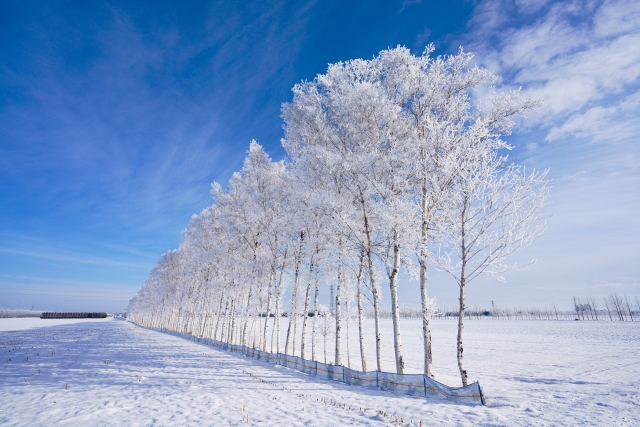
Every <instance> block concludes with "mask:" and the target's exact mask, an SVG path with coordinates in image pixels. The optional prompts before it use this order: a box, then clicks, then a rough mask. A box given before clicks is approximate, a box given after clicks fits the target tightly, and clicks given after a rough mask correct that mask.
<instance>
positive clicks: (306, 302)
mask: <svg viewBox="0 0 640 427" xmlns="http://www.w3.org/2000/svg"><path fill="white" fill-rule="evenodd" d="M310 294H311V282H309V283H308V284H307V293H306V295H305V297H304V320H303V322H302V343H301V344H300V357H302V358H303V359H304V356H305V354H304V349H305V346H306V343H307V321H308V320H309V296H310Z"/></svg>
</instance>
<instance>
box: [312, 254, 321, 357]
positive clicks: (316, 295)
mask: <svg viewBox="0 0 640 427" xmlns="http://www.w3.org/2000/svg"><path fill="white" fill-rule="evenodd" d="M315 276H316V283H315V292H314V296H313V332H312V335H313V336H312V337H311V360H313V361H316V360H318V359H316V348H317V347H318V299H319V297H320V295H319V287H318V263H317V262H316V265H315Z"/></svg>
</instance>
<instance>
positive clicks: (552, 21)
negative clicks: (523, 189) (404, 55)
mask: <svg viewBox="0 0 640 427" xmlns="http://www.w3.org/2000/svg"><path fill="white" fill-rule="evenodd" d="M531 4H532V2H529V1H524V2H523V1H516V2H515V7H516V8H517V11H518V12H514V11H513V4H512V3H508V2H507V3H501V2H486V3H483V4H482V5H480V6H479V7H478V10H477V12H476V17H475V18H474V19H473V20H472V24H471V25H472V29H473V32H472V40H474V41H472V46H471V49H472V51H474V52H476V53H478V58H479V60H480V61H482V62H485V61H486V64H487V66H488V67H490V68H491V69H494V70H496V71H497V72H498V73H500V74H501V75H503V76H506V78H505V83H506V84H509V85H514V86H523V87H524V88H525V89H526V90H527V92H529V93H531V94H534V95H537V96H541V97H544V98H546V99H548V101H549V102H548V105H547V106H546V107H545V108H544V109H543V110H542V114H538V115H536V117H535V118H533V121H534V124H542V125H544V124H546V125H548V127H549V128H550V131H549V133H548V136H547V140H549V141H551V140H557V139H560V138H562V137H565V136H569V135H571V136H578V137H583V138H591V139H592V140H594V141H602V140H607V139H608V140H614V138H613V137H614V136H615V137H616V138H619V140H621V139H628V138H630V137H631V136H633V129H636V128H637V126H636V125H635V122H636V119H635V116H637V115H640V111H639V108H638V102H637V99H638V83H639V82H640V49H638V48H637V47H638V46H640V2H637V1H628V0H614V1H605V2H595V3H594V2H590V3H587V2H558V3H556V4H554V5H552V6H550V7H549V8H548V10H546V11H545V12H544V13H542V14H541V15H540V16H539V17H537V18H536V19H534V20H533V21H532V22H529V21H527V19H528V18H527V17H526V16H523V13H531V12H532V10H534V9H535V10H536V11H538V10H541V9H542V6H541V5H539V6H540V7H537V8H535V7H534V9H532V7H533V6H531ZM509 5H511V6H512V7H509ZM509 14H511V15H509ZM513 22H518V23H519V24H517V25H516V24H513ZM478 40H480V41H478ZM490 40H493V41H494V43H493V44H492V45H490V44H489V43H490V42H489V41H490ZM495 40H498V41H497V42H495ZM634 100H636V101H635V102H634ZM623 105H624V106H623ZM622 110H625V111H630V110H632V111H634V112H635V114H627V115H626V116H624V117H623V116H621V114H620V113H621V111H622ZM605 129H611V130H612V132H609V133H608V135H604V130H605Z"/></svg>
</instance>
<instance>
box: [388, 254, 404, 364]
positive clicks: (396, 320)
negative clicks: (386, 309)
mask: <svg viewBox="0 0 640 427" xmlns="http://www.w3.org/2000/svg"><path fill="white" fill-rule="evenodd" d="M399 273H400V245H399V244H398V243H397V242H395V243H394V245H393V270H391V275H390V276H389V288H390V290H391V317H392V318H393V345H394V350H395V356H396V372H397V373H398V374H403V373H404V359H403V357H402V333H401V332H400V313H399V311H398V274H399Z"/></svg>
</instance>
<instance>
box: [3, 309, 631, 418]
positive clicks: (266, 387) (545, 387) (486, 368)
mask: <svg viewBox="0 0 640 427" xmlns="http://www.w3.org/2000/svg"><path fill="white" fill-rule="evenodd" d="M34 320H35V319H34ZM8 321H11V319H0V323H2V322H8ZM14 322H15V321H14ZM41 324H42V325H48V326H47V327H40V328H38V327H34V325H31V324H30V325H29V327H31V329H26V330H20V331H4V332H0V353H1V355H2V359H0V424H2V425H151V424H157V425H194V424H195V425H197V424H204V425H216V426H218V425H247V424H249V425H269V426H270V425H351V424H353V425H385V424H387V425H388V424H392V425H393V424H395V423H396V422H397V421H398V422H400V420H401V421H402V423H403V424H405V425H407V424H410V425H420V421H422V423H423V425H474V426H475V425H531V426H539V425H599V426H602V425H638V420H639V419H640V403H639V402H640V356H639V354H640V351H639V350H640V322H633V323H632V322H557V321H556V322H545V321H531V322H527V321H491V320H470V321H468V322H467V326H466V328H465V334H466V337H467V339H466V346H465V354H466V361H467V367H468V369H469V372H470V376H471V379H479V380H480V382H481V385H482V386H483V389H484V392H485V395H486V398H487V406H486V407H482V406H476V405H470V404H464V403H458V402H454V401H448V400H439V399H436V400H434V399H429V400H427V399H424V398H416V397H409V396H402V395H394V394H391V393H388V392H378V391H373V390H366V389H361V388H357V387H349V386H346V385H343V384H340V383H335V382H329V381H322V380H318V379H316V378H314V377H309V376H307V375H305V374H302V373H299V372H295V371H290V370H288V369H285V368H281V367H274V366H271V365H269V364H266V363H264V362H260V361H256V360H254V359H249V358H245V357H244V356H240V355H235V354H230V353H226V352H223V351H219V350H216V349H213V348H210V347H207V346H205V345H201V344H196V343H194V342H191V341H188V340H184V339H181V338H178V337H174V336H170V335H166V334H162V333H159V332H153V331H149V330H145V329H142V328H138V327H136V326H135V325H133V324H131V323H128V322H126V321H122V320H112V319H106V320H96V321H91V322H86V321H85V322H77V323H73V324H67V325H52V324H51V323H48V322H46V321H41ZM402 325H403V331H404V336H403V338H404V341H403V343H404V350H405V357H406V359H407V363H408V372H416V370H419V369H420V348H421V345H422V343H421V342H420V339H419V333H420V322H419V321H415V320H404V321H403V324H402ZM14 328H16V329H17V327H14ZM0 329H10V328H8V327H5V328H0ZM385 329H390V325H386V326H385ZM355 330H356V329H355V328H354V329H353V330H352V331H350V332H351V334H352V339H353V341H352V342H351V344H350V349H351V359H352V363H354V364H355V362H354V359H355V360H356V361H357V344H356V340H355V338H356V337H355V333H354V332H353V331H355ZM433 332H434V366H435V374H436V379H438V380H439V381H441V382H444V383H446V384H449V385H457V384H458V383H459V379H458V376H457V371H456V364H455V322H454V321H446V320H444V321H435V322H434V325H433ZM383 339H384V336H383ZM320 341H321V340H320ZM383 343H384V349H385V358H384V361H383V362H384V366H383V367H384V368H385V370H390V368H391V366H392V359H391V358H390V357H392V355H393V352H392V347H393V345H392V341H388V340H387V341H383ZM345 362H346V361H345ZM368 363H369V364H370V365H373V364H374V358H373V353H371V351H370V352H369V360H368ZM354 367H357V366H354ZM365 409H366V411H365ZM380 411H382V412H383V414H382V415H381V413H380Z"/></svg>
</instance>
